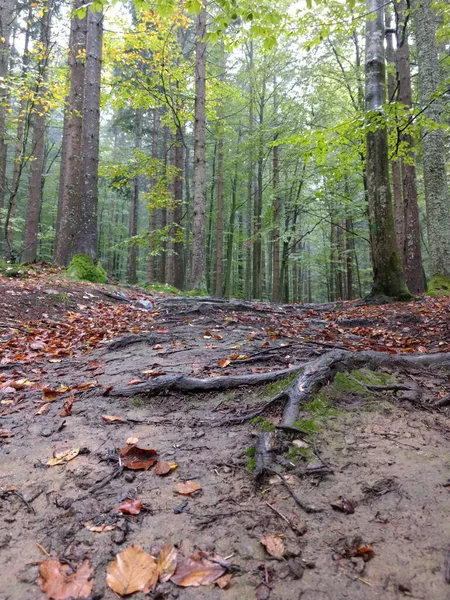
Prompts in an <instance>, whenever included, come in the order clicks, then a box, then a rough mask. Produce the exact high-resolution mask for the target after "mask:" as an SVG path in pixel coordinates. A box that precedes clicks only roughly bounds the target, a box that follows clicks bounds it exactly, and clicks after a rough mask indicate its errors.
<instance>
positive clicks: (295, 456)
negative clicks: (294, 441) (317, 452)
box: [284, 446, 313, 465]
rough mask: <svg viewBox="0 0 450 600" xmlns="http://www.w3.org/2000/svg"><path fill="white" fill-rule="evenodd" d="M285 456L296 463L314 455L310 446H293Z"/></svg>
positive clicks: (309, 458)
mask: <svg viewBox="0 0 450 600" xmlns="http://www.w3.org/2000/svg"><path fill="white" fill-rule="evenodd" d="M284 456H285V458H287V459H288V460H289V461H291V463H294V465H296V464H297V463H298V462H300V461H301V460H311V459H312V457H313V455H312V452H311V450H309V449H308V448H295V446H291V447H290V448H289V450H288V451H287V452H286V454H285V455H284Z"/></svg>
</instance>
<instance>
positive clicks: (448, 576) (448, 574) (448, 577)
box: [444, 550, 450, 583]
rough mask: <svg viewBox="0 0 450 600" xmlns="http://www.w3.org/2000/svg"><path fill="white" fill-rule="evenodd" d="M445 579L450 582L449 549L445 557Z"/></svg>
mask: <svg viewBox="0 0 450 600" xmlns="http://www.w3.org/2000/svg"><path fill="white" fill-rule="evenodd" d="M444 575H445V581H446V582H447V583H450V550H448V552H447V558H446V561H445V573H444Z"/></svg>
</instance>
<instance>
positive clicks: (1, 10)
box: [0, 0, 14, 248]
mask: <svg viewBox="0 0 450 600" xmlns="http://www.w3.org/2000/svg"><path fill="white" fill-rule="evenodd" d="M13 9H14V1H13V0H0V241H1V238H2V231H3V226H2V215H1V211H2V209H3V206H4V202H5V184H6V156H7V152H8V147H7V144H6V115H7V108H8V96H9V93H8V88H7V86H6V85H5V79H6V77H7V75H8V71H9V37H10V32H11V24H12V20H13ZM0 248H1V247H0Z"/></svg>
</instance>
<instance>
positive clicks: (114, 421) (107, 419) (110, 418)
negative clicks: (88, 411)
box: [102, 415, 127, 423]
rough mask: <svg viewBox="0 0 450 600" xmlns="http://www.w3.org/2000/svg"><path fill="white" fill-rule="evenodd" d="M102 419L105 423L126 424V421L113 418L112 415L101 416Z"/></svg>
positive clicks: (120, 418)
mask: <svg viewBox="0 0 450 600" xmlns="http://www.w3.org/2000/svg"><path fill="white" fill-rule="evenodd" d="M102 419H103V420H104V421H106V422H107V423H126V422H127V421H126V419H122V417H115V416H114V415H102Z"/></svg>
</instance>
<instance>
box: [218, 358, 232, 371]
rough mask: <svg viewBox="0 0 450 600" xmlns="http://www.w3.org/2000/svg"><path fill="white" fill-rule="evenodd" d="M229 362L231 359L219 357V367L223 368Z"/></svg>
mask: <svg viewBox="0 0 450 600" xmlns="http://www.w3.org/2000/svg"><path fill="white" fill-rule="evenodd" d="M230 363H231V360H230V359H229V358H221V359H220V360H219V367H220V368H221V369H224V368H225V367H228V365H229V364H230Z"/></svg>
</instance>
